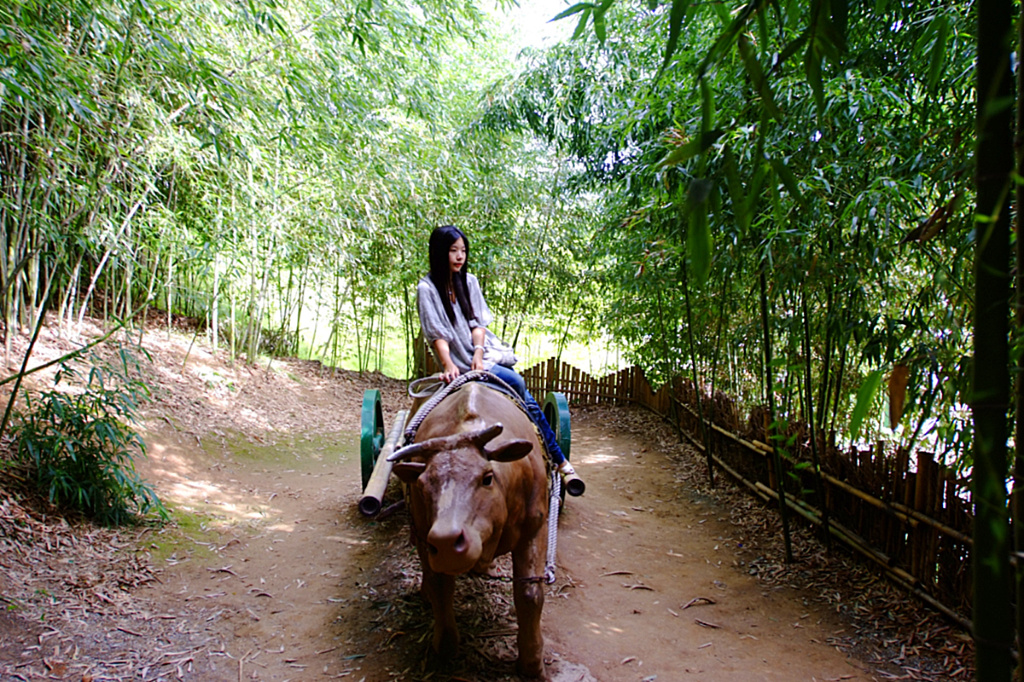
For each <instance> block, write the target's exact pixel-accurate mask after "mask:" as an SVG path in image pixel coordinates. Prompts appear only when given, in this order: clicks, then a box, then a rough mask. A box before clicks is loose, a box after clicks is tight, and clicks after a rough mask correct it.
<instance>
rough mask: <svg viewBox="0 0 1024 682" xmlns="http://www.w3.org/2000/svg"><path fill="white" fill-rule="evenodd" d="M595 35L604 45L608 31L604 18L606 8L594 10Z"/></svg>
mask: <svg viewBox="0 0 1024 682" xmlns="http://www.w3.org/2000/svg"><path fill="white" fill-rule="evenodd" d="M594 35H596V36H597V40H598V41H599V42H600V43H601V44H602V45H603V44H604V40H605V38H606V37H607V32H606V24H605V19H604V8H601V7H599V8H597V9H595V10H594Z"/></svg>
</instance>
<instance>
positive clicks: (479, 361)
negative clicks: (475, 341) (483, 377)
mask: <svg viewBox="0 0 1024 682" xmlns="http://www.w3.org/2000/svg"><path fill="white" fill-rule="evenodd" d="M483 368H484V348H483V346H477V347H476V348H474V349H473V364H472V365H471V366H470V369H483Z"/></svg>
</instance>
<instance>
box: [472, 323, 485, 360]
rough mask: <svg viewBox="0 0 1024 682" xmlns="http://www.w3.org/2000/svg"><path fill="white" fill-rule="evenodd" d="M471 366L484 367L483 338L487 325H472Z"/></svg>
mask: <svg viewBox="0 0 1024 682" xmlns="http://www.w3.org/2000/svg"><path fill="white" fill-rule="evenodd" d="M472 335H473V366H472V367H471V368H470V369H483V368H484V340H485V339H486V338H487V327H473V332H472Z"/></svg>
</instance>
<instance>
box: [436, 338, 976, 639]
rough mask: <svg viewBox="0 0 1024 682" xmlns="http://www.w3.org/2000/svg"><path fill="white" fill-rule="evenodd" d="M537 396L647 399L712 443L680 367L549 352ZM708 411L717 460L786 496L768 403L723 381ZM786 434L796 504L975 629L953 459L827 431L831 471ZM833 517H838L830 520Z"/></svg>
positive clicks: (531, 371) (797, 436)
mask: <svg viewBox="0 0 1024 682" xmlns="http://www.w3.org/2000/svg"><path fill="white" fill-rule="evenodd" d="M418 360H419V361H420V363H421V364H419V367H421V368H423V370H424V373H431V372H433V371H436V367H435V366H434V363H433V357H432V356H431V355H430V353H423V354H421V356H420V358H418ZM521 374H522V375H523V378H524V379H525V380H526V385H527V388H528V389H529V390H530V392H531V393H532V394H533V395H534V396H540V397H542V396H544V395H545V394H546V393H547V392H548V391H558V392H560V393H562V394H564V395H565V397H566V400H567V401H568V403H569V405H570V406H585V405H597V404H608V405H627V404H632V405H640V406H642V407H645V408H647V409H649V410H651V411H652V412H654V413H656V414H658V415H659V416H661V417H662V418H664V419H667V420H668V421H670V422H672V423H674V424H675V425H677V426H678V427H679V429H680V432H681V433H682V434H683V436H684V437H686V438H687V439H688V440H689V441H690V443H691V444H692V445H693V446H694V447H696V448H697V449H698V450H700V451H701V452H702V453H705V454H706V451H705V439H704V434H703V432H702V429H701V421H700V418H699V417H698V414H699V412H698V407H697V394H696V391H695V390H694V388H693V384H692V383H691V382H690V381H689V380H685V379H681V378H679V377H676V378H674V379H673V380H671V381H669V382H667V383H666V384H665V385H663V386H661V387H660V388H659V389H658V390H657V391H655V390H653V389H652V388H651V385H650V383H649V382H648V381H647V378H646V376H645V375H644V372H643V370H642V369H640V368H639V367H629V368H626V369H623V370H620V371H618V372H615V373H613V374H609V375H607V376H604V377H600V378H597V377H593V376H591V375H590V374H588V373H587V372H584V371H583V370H581V369H579V368H576V367H573V366H571V365H569V364H567V363H564V362H561V361H559V360H556V359H555V358H550V359H548V360H546V361H544V362H540V363H538V364H536V365H534V366H532V367H530V368H528V369H526V370H523V371H522V372H521ZM701 398H702V403H703V410H704V412H705V414H706V415H708V419H707V420H706V421H705V424H706V425H707V428H708V430H709V435H708V438H707V442H708V444H709V445H710V448H711V458H712V460H713V461H714V463H715V466H716V468H718V469H719V470H722V471H725V472H727V473H728V474H729V475H730V476H732V477H733V478H735V479H736V480H737V481H738V482H739V483H741V484H742V485H744V486H745V487H746V488H748V489H749V490H750V492H751V493H753V494H755V495H757V496H759V497H761V498H762V499H764V500H765V501H771V502H773V503H775V504H777V500H778V492H777V491H778V486H779V482H778V481H777V480H776V476H775V472H774V468H773V467H772V460H771V454H772V448H771V446H770V445H768V438H767V437H766V433H767V424H768V413H767V410H766V409H765V408H763V407H757V408H755V409H754V410H753V411H751V413H750V414H749V415H748V416H747V417H746V418H743V417H741V416H740V414H739V410H738V408H737V406H736V404H735V402H734V401H732V400H731V399H730V398H729V397H728V396H726V395H724V394H722V393H721V392H718V393H716V394H715V395H714V396H713V397H712V396H708V395H706V394H705V395H703V396H701ZM778 442H783V443H788V445H787V446H786V447H785V448H780V454H781V455H782V461H783V484H784V489H785V497H786V501H787V505H788V506H789V507H790V508H791V509H792V510H793V511H794V512H796V513H797V514H799V515H800V516H801V517H803V518H804V519H805V520H807V521H809V522H811V523H812V524H814V525H816V526H818V527H819V528H821V529H822V531H823V532H827V533H829V534H831V536H833V537H835V538H836V539H838V540H839V541H841V542H842V543H844V544H845V545H847V546H848V547H850V548H851V549H853V550H854V551H856V552H857V553H859V554H861V555H863V556H864V557H865V558H867V559H868V560H870V561H871V562H873V563H874V564H875V565H876V567H877V568H878V570H879V571H880V572H881V573H882V574H884V575H885V576H886V577H888V578H889V579H890V580H892V581H893V582H895V583H897V584H898V585H900V586H902V587H903V588H905V589H906V590H908V591H910V592H911V593H913V594H915V595H916V596H917V597H919V598H920V599H922V600H924V601H926V602H927V603H929V604H930V605H931V606H933V607H934V608H935V609H937V610H939V611H940V612H942V613H943V614H945V615H946V616H948V617H949V618H950V619H952V620H954V621H955V622H957V623H959V624H960V625H961V626H962V627H964V628H966V629H970V611H971V560H970V559H971V557H970V551H971V545H972V542H971V534H972V529H971V524H972V520H973V514H972V511H971V509H972V505H971V501H970V493H969V489H968V487H967V485H966V484H965V482H964V481H961V480H958V479H957V478H956V475H955V472H954V470H953V469H951V468H949V467H947V466H945V465H944V464H943V463H941V462H936V461H935V458H934V456H933V454H932V453H930V452H926V451H917V452H913V453H910V452H907V451H905V450H903V449H898V448H892V447H891V446H890V445H887V444H886V443H883V442H879V443H876V444H875V446H874V447H872V448H869V449H857V448H850V449H846V450H844V449H841V448H839V447H837V446H836V443H835V434H829V436H828V437H827V438H826V437H823V436H821V435H820V434H819V436H818V443H817V450H818V453H819V461H820V463H821V472H820V478H819V476H818V474H817V472H816V471H815V469H814V467H813V466H811V462H812V450H811V443H810V437H809V432H808V430H807V428H806V425H804V424H797V425H793V426H791V427H790V428H789V430H788V431H787V432H786V433H785V434H781V439H780V440H779V441H778ZM826 519H827V520H826Z"/></svg>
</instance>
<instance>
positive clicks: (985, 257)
mask: <svg viewBox="0 0 1024 682" xmlns="http://www.w3.org/2000/svg"><path fill="white" fill-rule="evenodd" d="M1012 26H1013V3H1012V2H1011V1H1010V0H980V1H979V2H978V63H977V93H978V105H977V106H978V110H977V118H976V121H977V125H976V132H977V139H978V147H977V154H976V157H975V158H976V163H975V174H976V175H975V185H976V187H977V201H978V206H977V213H976V217H975V234H976V235H977V236H976V251H975V264H974V277H975V280H974V281H975V284H974V362H973V375H974V381H973V394H972V395H971V409H972V412H973V416H974V472H973V477H972V478H973V490H972V493H973V498H974V505H975V524H974V551H973V553H972V558H973V570H974V576H973V578H974V610H973V620H974V641H975V646H976V651H977V653H976V655H975V662H976V665H977V679H978V680H980V681H982V682H988V681H990V680H992V681H995V680H999V682H1003V681H1004V680H1008V679H1010V675H1011V671H1012V658H1011V653H1010V652H1011V648H1012V645H1013V618H1012V615H1011V605H1010V600H1009V599H1007V595H1009V594H1010V588H1011V579H1010V562H1009V557H1010V547H1011V543H1010V532H1009V530H1010V529H1009V520H1008V518H1007V508H1006V473H1007V472H1006V465H1007V450H1006V440H1007V436H1008V435H1009V433H1008V424H1007V407H1008V404H1009V393H1010V386H1009V371H1008V370H1009V367H1010V363H1009V313H1010V310H1009V285H1010V277H1009V268H1010V262H1009V261H1010V258H1009V253H1010V234H1009V233H1010V230H1009V225H1010V207H1009V201H1008V198H1009V188H1010V182H1011V180H1010V173H1011V171H1012V170H1013V161H1014V159H1013V130H1012V123H1013V119H1012V110H1011V108H1010V103H1011V102H1012V101H1013V100H1012V97H1013V83H1012V79H1011V75H1012V72H1011V60H1010V54H1011V51H1012V49H1013V44H1012V39H1013V34H1012ZM1018 601H1019V597H1018Z"/></svg>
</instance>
